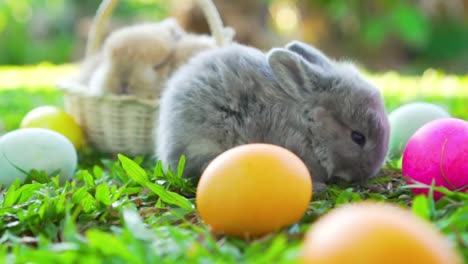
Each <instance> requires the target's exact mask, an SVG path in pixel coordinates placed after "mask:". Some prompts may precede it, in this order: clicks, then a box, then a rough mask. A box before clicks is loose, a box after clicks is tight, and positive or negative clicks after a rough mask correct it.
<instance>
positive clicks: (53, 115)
mask: <svg viewBox="0 0 468 264" xmlns="http://www.w3.org/2000/svg"><path fill="white" fill-rule="evenodd" d="M20 127H21V128H46V129H50V130H53V131H55V132H58V133H60V134H62V135H63V136H65V137H66V138H68V139H69V140H70V141H71V142H72V144H73V146H75V148H76V149H79V148H80V147H81V146H82V145H83V141H84V138H83V131H82V129H81V127H80V126H79V125H78V123H76V121H75V119H74V118H73V117H72V116H71V115H69V114H68V113H67V112H65V111H64V110H62V109H60V108H58V107H55V106H40V107H37V108H34V109H33V110H31V111H30V112H28V113H27V114H26V115H25V116H24V118H23V120H22V121H21V124H20Z"/></svg>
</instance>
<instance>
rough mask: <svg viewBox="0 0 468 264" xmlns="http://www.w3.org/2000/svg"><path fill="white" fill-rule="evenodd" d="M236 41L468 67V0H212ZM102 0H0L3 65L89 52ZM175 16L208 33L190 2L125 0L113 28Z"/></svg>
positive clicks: (384, 63) (400, 64) (447, 68)
mask: <svg viewBox="0 0 468 264" xmlns="http://www.w3.org/2000/svg"><path fill="white" fill-rule="evenodd" d="M214 2H215V4H216V5H217V7H218V9H219V11H220V13H221V16H222V18H223V20H224V22H225V23H226V24H227V25H228V26H231V27H233V28H234V29H235V30H236V32H237V34H236V40H237V41H238V42H241V43H245V44H249V45H252V46H256V47H259V48H262V49H268V48H269V47H271V46H275V45H284V43H286V42H287V41H289V40H291V39H301V40H303V41H306V42H308V43H310V44H313V45H316V46H317V47H319V48H321V49H323V50H324V51H325V52H327V53H328V54H330V55H331V56H333V57H343V56H345V57H347V58H350V59H352V60H355V61H357V62H359V63H360V64H361V65H362V66H364V67H366V68H367V69H368V70H370V71H374V72H379V71H389V70H395V71H398V72H400V73H408V74H420V73H422V72H424V71H425V70H426V69H428V68H434V69H437V70H441V71H444V72H446V73H453V74H466V73H467V72H468V0H418V1H409V0H408V1H405V0H375V1H372V0H361V1H358V0H296V1H293V0H237V1H233V0H214ZM99 3H100V1H97V0H0V65H24V64H37V63H39V62H43V61H47V62H51V63H54V64H63V63H68V62H77V61H79V60H80V59H81V58H82V56H83V53H84V49H85V43H86V39H87V34H88V30H89V26H90V23H91V21H92V18H93V16H94V13H95V11H96V9H97V6H98V4H99ZM168 16H174V17H176V18H177V19H178V20H179V22H180V23H181V24H182V25H183V26H184V27H185V28H186V29H187V30H189V31H193V32H198V33H209V31H208V27H207V25H206V23H205V20H204V17H203V16H202V14H201V12H200V10H198V8H197V7H196V6H195V5H194V3H193V2H192V1H190V0H121V1H120V3H119V5H118V7H117V9H116V11H115V13H114V14H113V16H112V19H111V21H110V22H111V23H109V27H108V31H110V30H112V29H114V28H117V27H121V26H124V25H128V24H134V23H138V22H142V21H158V20H160V19H162V18H165V17H168Z"/></svg>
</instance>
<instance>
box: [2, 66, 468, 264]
mask: <svg viewBox="0 0 468 264" xmlns="http://www.w3.org/2000/svg"><path fill="white" fill-rule="evenodd" d="M12 69H13V70H14V71H12ZM72 69H73V68H71V66H69V65H66V66H64V67H53V66H51V65H45V66H44V65H41V66H40V67H38V68H27V69H22V68H11V67H9V68H6V67H4V68H0V80H8V81H5V82H4V83H3V84H2V83H0V119H2V120H3V123H4V124H5V127H6V129H7V130H13V129H16V128H17V127H18V125H19V123H20V121H21V118H22V117H23V116H24V114H25V113H26V112H28V111H29V110H30V109H32V108H34V107H36V106H39V105H44V104H52V105H58V106H62V104H63V103H62V95H61V94H60V93H59V92H57V91H55V90H54V89H53V85H54V82H55V79H56V78H57V77H61V76H63V75H64V74H68V73H70V72H71V71H72ZM12 72H13V73H12ZM38 72H39V73H40V74H38ZM371 77H372V79H374V81H375V82H376V83H378V84H379V86H380V87H382V89H383V91H384V95H385V98H386V103H387V107H388V109H389V111H390V110H392V109H394V108H395V107H397V106H399V105H401V104H403V103H406V102H410V101H414V100H424V101H430V102H435V103H438V104H441V105H443V106H444V107H446V108H447V109H448V110H449V111H450V112H451V113H452V115H454V116H457V117H460V118H464V119H468V108H467V107H468V103H467V102H468V77H459V76H458V77H457V76H445V75H443V74H442V73H437V72H434V71H428V72H427V73H426V74H425V75H423V76H422V77H409V76H407V77H403V76H398V75H396V74H394V73H388V74H382V75H372V76H371ZM34 78H36V79H34ZM36 81H37V82H36ZM35 83H36V84H37V85H35ZM162 167H163V166H162V164H161V163H159V162H156V161H155V160H152V159H151V158H150V157H136V158H133V159H129V158H127V157H125V156H119V157H118V158H116V157H109V156H105V155H100V154H98V153H95V152H93V151H92V150H90V149H86V150H84V151H82V152H81V153H80V168H79V170H78V171H77V173H76V176H75V180H73V181H69V182H66V183H65V184H60V183H59V179H58V178H57V177H48V176H47V175H44V174H41V173H38V172H34V173H32V174H31V175H30V177H29V178H28V180H27V181H26V182H25V183H23V184H20V183H19V182H18V181H17V182H15V183H14V184H12V185H11V186H10V187H2V188H1V189H0V193H1V196H0V263H296V259H297V256H298V253H299V250H300V246H301V239H302V237H303V234H304V232H305V231H306V230H307V229H308V228H309V227H310V226H311V224H313V222H314V221H315V220H316V219H317V218H318V217H320V216H321V215H323V214H325V213H326V212H328V211H329V210H331V209H332V208H334V207H336V206H339V205H341V204H346V203H349V202H354V201H360V200H367V199H372V200H378V201H386V202H390V203H396V204H400V205H403V206H405V207H408V208H410V209H411V210H413V212H414V213H415V214H416V215H418V216H420V217H422V218H425V219H427V220H429V221H431V222H433V223H434V224H435V225H436V226H437V227H438V228H439V229H440V230H441V231H442V232H443V233H444V234H445V235H446V236H447V237H448V238H449V239H450V240H452V241H453V243H454V244H455V245H456V246H457V249H458V250H459V252H461V253H462V254H463V255H464V257H465V260H468V194H464V193H453V192H449V191H445V190H444V191H445V192H446V193H447V196H446V197H444V198H443V199H441V200H439V201H437V202H434V201H433V200H432V199H427V198H426V197H424V196H418V197H414V195H413V194H412V193H411V192H410V190H409V189H408V187H407V186H406V184H405V183H404V181H403V179H402V177H401V170H400V169H399V168H398V165H397V162H395V161H392V162H390V163H389V164H387V165H386V166H385V168H384V170H383V175H382V176H383V177H382V178H379V179H376V180H374V181H373V182H369V183H368V184H366V185H364V186H362V187H352V186H331V187H330V188H329V189H328V190H327V191H326V192H325V193H323V194H321V195H315V196H314V198H313V201H312V202H311V203H310V206H309V210H308V211H307V213H306V215H305V216H304V217H303V218H302V219H301V221H300V222H299V223H297V224H295V225H292V226H289V227H287V228H284V229H283V230H280V231H277V232H275V233H273V234H271V235H268V236H266V237H264V238H261V239H258V240H248V241H245V240H241V239H237V238H233V237H226V236H220V235H211V234H210V233H209V231H208V229H207V228H206V226H204V225H203V223H202V222H201V221H200V219H199V218H198V216H197V213H196V210H195V208H194V204H195V201H194V198H193V197H194V195H195V186H194V184H193V183H191V182H189V181H187V180H185V179H182V178H181V177H180V175H181V170H182V167H183V161H182V162H181V166H179V168H177V169H175V171H174V172H171V171H164V170H163V168H162ZM0 169H1V168H0ZM52 176H53V175H52Z"/></svg>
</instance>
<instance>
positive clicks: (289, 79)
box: [267, 48, 329, 98]
mask: <svg viewBox="0 0 468 264" xmlns="http://www.w3.org/2000/svg"><path fill="white" fill-rule="evenodd" d="M267 60H268V64H269V66H270V68H271V69H272V72H273V74H274V76H275V78H276V80H277V81H278V82H279V84H280V85H281V87H282V88H283V89H284V90H285V91H286V92H287V93H288V94H289V95H291V96H293V97H294V98H302V97H303V96H304V95H307V94H309V93H311V92H312V91H314V90H324V89H326V88H327V87H328V86H329V83H328V81H329V78H328V77H327V74H326V72H325V71H324V69H323V68H321V67H319V66H317V65H315V64H310V63H308V62H307V61H306V60H304V59H303V58H302V57H301V56H299V55H297V54H295V53H293V52H290V51H288V50H285V49H280V48H274V49H272V50H270V51H269V52H268V54H267Z"/></svg>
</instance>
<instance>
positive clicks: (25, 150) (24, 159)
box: [0, 128, 78, 185]
mask: <svg viewBox="0 0 468 264" xmlns="http://www.w3.org/2000/svg"><path fill="white" fill-rule="evenodd" d="M77 163H78V157H77V153H76V150H75V148H74V147H73V144H72V143H71V142H70V141H69V140H68V139H67V138H66V137H64V136H62V135H61V134H59V133H57V132H55V131H51V130H48V129H43V128H24V129H18V130H15V131H12V132H9V133H7V134H5V135H3V136H2V137H0V184H1V185H10V184H11V183H12V182H13V181H14V180H15V179H16V178H20V179H21V181H22V182H23V181H24V180H25V178H26V175H25V174H24V172H22V171H21V170H23V171H26V172H30V171H31V170H33V169H35V170H38V171H45V172H46V173H47V174H51V173H54V172H57V171H59V174H60V179H61V180H68V179H71V178H72V177H73V175H74V172H75V169H76V166H77ZM18 168H20V169H21V170H19V169H18Z"/></svg>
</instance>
